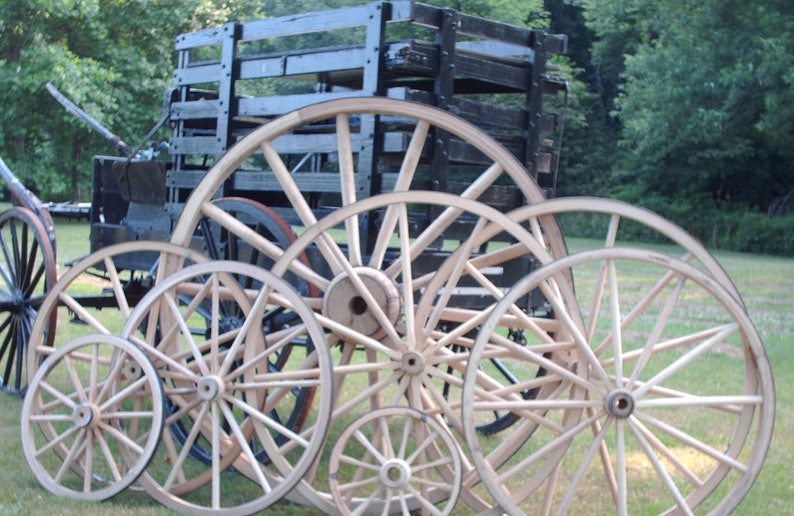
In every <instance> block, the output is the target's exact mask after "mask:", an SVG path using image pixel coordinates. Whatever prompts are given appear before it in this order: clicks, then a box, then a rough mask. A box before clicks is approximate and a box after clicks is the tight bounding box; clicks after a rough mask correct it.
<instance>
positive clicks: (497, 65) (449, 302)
mask: <svg viewBox="0 0 794 516" xmlns="http://www.w3.org/2000/svg"><path fill="white" fill-rule="evenodd" d="M408 29H414V30H418V34H413V33H410V31H409V30H408ZM334 31H344V32H345V34H343V36H344V37H350V38H354V37H359V38H360V39H361V41H360V42H359V43H351V42H350V41H348V40H345V41H344V43H345V44H344V45H341V44H336V45H327V46H319V47H318V46H312V47H307V46H305V45H307V44H308V43H307V42H311V41H314V40H311V39H309V38H308V37H304V36H303V35H304V34H306V33H323V34H325V33H326V32H328V33H333V32H334ZM332 35H333V36H334V37H338V36H339V34H338V33H336V34H332ZM395 35H396V36H397V37H396V38H395V39H392V38H394V37H395ZM328 37H329V38H330V37H331V36H328ZM428 40H429V41H428ZM279 44H284V45H287V44H290V45H293V46H292V47H290V48H289V50H287V51H285V50H284V48H279V47H278V45H279ZM301 45H304V46H301ZM564 48H565V38H564V37H563V36H558V35H549V34H546V33H544V32H542V31H535V30H529V29H523V28H518V27H511V26H507V25H504V24H499V23H495V22H490V21H487V20H481V19H477V18H473V17H470V16H466V15H463V14H461V13H457V12H455V11H452V10H446V9H438V8H435V7H430V6H426V5H422V4H417V3H413V2H402V1H396V2H375V3H372V4H368V5H366V6H361V7H357V8H349V9H344V10H340V11H330V12H328V13H313V14H308V15H303V16H295V17H289V18H285V19H277V20H262V21H258V22H250V23H245V24H227V25H225V26H223V27H220V28H217V29H208V30H205V31H201V32H198V33H194V34H188V35H183V36H180V37H179V38H177V41H176V49H177V52H178V54H179V66H178V69H177V70H176V73H175V83H176V88H175V89H174V90H173V91H171V92H169V93H168V94H167V97H166V110H167V114H168V115H169V116H168V119H169V121H170V123H171V125H172V127H173V130H174V133H173V137H172V139H171V141H170V144H171V145H170V149H169V153H170V157H171V159H170V161H168V162H166V161H142V160H133V159H125V158H113V157H98V158H97V159H95V168H94V178H95V182H94V192H93V199H92V212H91V247H92V250H93V253H92V254H91V255H90V256H88V257H86V258H84V259H82V260H80V261H78V262H77V263H75V264H74V265H73V266H72V267H71V268H70V269H69V270H67V271H66V272H65V273H64V274H63V275H62V277H61V278H60V279H58V280H57V281H56V279H55V278H54V277H51V276H46V275H47V274H49V272H50V269H51V267H50V265H49V262H48V261H47V259H42V256H48V253H52V254H51V256H52V257H53V260H54V250H51V249H50V248H52V247H54V240H52V241H51V239H50V237H49V234H48V232H47V228H46V227H43V226H42V224H41V223H40V218H39V217H37V216H36V215H35V213H34V214H33V215H31V214H30V213H29V211H30V210H28V209H27V208H14V209H13V210H12V212H10V213H9V214H4V216H3V218H0V229H2V231H3V234H2V236H3V238H2V239H0V245H2V249H3V254H2V256H3V257H4V260H3V263H2V265H3V267H2V268H3V271H4V272H3V274H4V276H3V280H4V282H5V284H6V285H7V286H10V285H13V286H14V288H15V289H16V290H14V291H13V293H12V292H11V290H12V289H11V288H10V287H8V292H9V294H8V295H7V298H8V299H7V300H4V301H3V304H2V305H0V308H2V312H3V314H4V316H5V315H9V318H8V320H12V319H14V320H16V319H19V317H18V316H17V314H19V313H22V314H28V315H27V318H26V319H25V321H26V322H25V323H24V324H26V325H27V326H25V325H24V324H23V325H22V326H20V327H21V328H23V329H24V331H20V332H17V333H13V332H12V331H11V329H10V328H11V326H10V325H11V324H16V323H10V322H9V323H3V324H7V325H8V326H6V327H5V328H4V331H5V334H4V337H3V339H4V340H3V348H2V350H0V355H2V356H3V359H2V360H3V362H2V363H1V364H2V365H3V368H4V376H3V378H2V381H3V386H4V387H5V388H6V389H7V390H12V391H16V392H18V393H22V392H24V391H25V390H26V391H27V393H26V394H25V402H24V406H23V414H22V436H23V448H24V450H25V454H26V457H27V458H28V461H29V463H30V465H31V468H32V470H33V472H34V474H35V475H36V477H37V478H38V480H39V481H40V482H41V483H42V484H43V485H44V486H45V487H46V488H47V489H48V490H50V491H52V492H54V493H57V494H61V495H64V496H70V497H73V498H77V499H96V500H99V499H106V498H108V497H110V496H113V495H114V494H117V493H118V492H120V491H122V490H124V489H127V488H129V487H130V486H133V485H137V486H140V487H141V488H142V489H143V490H144V491H145V492H146V493H148V494H149V495H151V496H152V497H154V498H155V499H156V500H158V501H159V502H161V503H163V504H164V505H166V506H168V507H171V508H173V509H176V510H182V511H186V512H196V513H205V512H218V511H224V512H229V513H233V514H249V513H253V512H257V511H260V510H264V509H265V508H268V507H270V506H271V505H273V504H274V503H276V502H279V501H281V500H287V501H290V502H293V503H297V504H301V505H305V506H307V507H312V508H315V509H317V510H320V511H322V512H326V513H345V514H347V513H356V514H357V513H364V512H377V513H381V514H383V513H390V512H398V513H404V514H407V513H410V512H414V511H416V512H421V513H422V514H425V513H432V514H435V513H441V514H449V513H452V512H453V511H454V512H455V513H458V512H463V513H466V512H471V513H482V512H486V511H492V512H499V513H510V514H521V513H528V512H542V513H544V514H545V513H550V512H560V513H562V512H566V511H576V510H578V511H579V512H582V511H584V510H587V511H588V512H615V513H618V514H628V513H632V512H664V511H668V510H669V511H670V512H682V513H689V512H692V511H694V510H695V508H697V509H698V510H702V509H705V510H708V511H712V512H715V513H724V512H727V511H730V510H731V509H732V508H734V507H735V506H737V505H738V504H739V502H740V501H741V500H742V498H743V497H744V495H745V494H746V493H747V491H748V490H749V489H750V487H751V485H752V482H753V481H754V479H755V478H756V476H757V474H758V471H759V470H760V467H761V465H762V463H763V460H764V457H765V456H766V451H767V448H768V445H769V442H770V439H771V431H772V421H773V418H774V391H773V385H772V377H771V370H770V368H769V364H768V361H767V359H766V356H765V353H764V350H763V346H762V343H761V341H760V339H759V337H758V335H757V333H756V332H755V329H754V327H753V325H752V323H751V321H749V319H748V318H747V315H746V311H745V309H744V305H743V302H742V300H741V297H740V295H739V293H738V292H737V290H736V288H735V287H734V285H733V283H732V282H731V280H730V278H729V277H728V276H727V275H726V274H725V272H724V271H723V269H722V268H721V266H720V265H719V264H718V263H717V261H716V260H715V259H714V258H713V257H712V256H711V255H710V254H709V253H708V251H707V250H706V249H705V248H704V247H703V246H702V245H701V244H700V243H699V242H697V241H696V240H694V239H693V238H692V237H691V236H689V235H688V234H687V233H686V232H685V231H684V230H682V229H681V228H678V227H677V226H675V225H674V224H672V223H670V222H669V221H666V220H664V219H663V218H661V217H659V216H658V215H655V214H653V213H651V212H648V211H646V210H643V209H640V208H637V207H634V206H629V205H626V204H623V203H619V202H616V201H610V200H606V199H595V198H559V199H552V197H553V193H554V187H555V182H556V168H557V161H558V154H557V153H558V150H559V142H560V138H561V134H562V115H561V113H560V112H557V111H555V110H554V109H552V108H549V106H552V105H555V98H556V100H559V99H560V98H562V97H564V95H565V83H564V81H563V80H561V79H559V78H556V77H553V76H550V75H549V74H548V67H547V59H548V58H549V56H550V55H551V54H556V53H561V52H563V51H564ZM306 82H308V83H310V86H311V88H310V89H309V90H305V89H301V88H302V87H303V86H302V85H304V83H306ZM544 99H545V100H544ZM559 106H560V107H561V104H560V105H559ZM14 210H16V211H14ZM25 210H28V211H25ZM571 222H573V223H577V224H580V225H581V224H587V225H588V226H587V227H589V228H591V230H592V236H593V239H594V240H592V241H590V242H593V241H594V242H596V244H595V245H593V244H592V243H587V242H581V241H571V240H570V239H566V238H565V236H564V227H565V225H566V224H567V223H571ZM20 228H22V229H23V230H24V231H23V233H24V235H20ZM627 232H630V233H631V234H632V235H637V234H645V235H648V234H652V235H655V236H656V239H657V240H659V239H663V240H664V241H665V242H666V243H667V245H666V246H664V247H660V248H654V249H642V248H639V247H637V246H636V245H633V244H626V243H625V242H624V237H625V235H626V234H628V233H627ZM34 241H35V245H33V244H32V242H34ZM48 245H49V246H50V248H48V247H47V246H48ZM31 247H33V248H35V250H32V251H31V250H28V249H31ZM40 262H41V263H40ZM20 264H24V265H25V267H20ZM25 270H30V271H31V272H24V271H25ZM52 270H54V267H52ZM45 276H46V278H45ZM18 277H21V278H22V279H16V278H18ZM42 278H44V279H42ZM34 280H35V281H34ZM12 316H13V317H12ZM70 321H71V322H73V323H74V324H69V322H70ZM14 327H15V328H16V326H14ZM67 328H68V329H67ZM12 334H13V336H11V335H12ZM11 349H16V350H17V351H16V352H17V353H18V354H19V355H20V358H18V359H14V358H13V355H11V354H9V351H8V350H11ZM22 355H24V358H22ZM714 363H716V364H719V367H720V368H721V370H723V371H724V372H725V374H724V377H723V378H720V379H719V381H715V382H713V383H709V384H704V383H703V382H697V381H695V379H696V378H697V376H698V370H699V369H700V368H701V367H703V365H704V364H709V365H711V367H714V366H713V365H712V364H714ZM0 372H3V371H0ZM28 380H29V382H28ZM136 482H137V483H136Z"/></svg>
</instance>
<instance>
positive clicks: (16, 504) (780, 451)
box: [0, 220, 794, 515]
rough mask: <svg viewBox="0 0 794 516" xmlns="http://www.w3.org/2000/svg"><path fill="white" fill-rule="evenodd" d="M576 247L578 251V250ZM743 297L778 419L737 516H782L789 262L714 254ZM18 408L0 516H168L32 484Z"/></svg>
mask: <svg viewBox="0 0 794 516" xmlns="http://www.w3.org/2000/svg"><path fill="white" fill-rule="evenodd" d="M56 228H57V232H58V247H59V249H58V251H59V254H58V265H59V269H60V268H62V267H63V268H65V267H66V264H67V263H68V262H69V261H72V260H74V259H76V258H79V257H80V256H83V255H85V254H86V253H87V252H88V251H89V249H88V247H89V243H88V237H87V231H88V225H87V224H86V223H78V222H66V221H60V220H58V221H56ZM585 244H586V242H583V243H582V245H585ZM717 257H718V259H719V260H720V262H721V263H722V264H723V266H724V267H725V269H726V270H727V271H728V273H729V275H730V276H731V278H733V280H734V282H735V284H736V286H737V288H738V290H739V292H740V293H741V294H742V296H743V298H744V301H745V304H746V306H747V309H748V311H749V313H750V315H751V318H752V319H753V321H754V322H755V324H756V326H757V329H758V331H759V333H760V334H761V336H762V338H763V340H764V343H765V347H766V350H767V354H768V356H769V359H770V362H771V364H772V367H773V370H774V374H775V379H776V384H777V397H778V398H777V417H776V428H775V435H774V438H773V443H772V448H771V450H770V453H769V455H768V457H767V460H766V463H765V465H764V468H763V470H762V472H761V475H760V477H759V479H758V480H757V482H756V483H755V485H754V487H753V488H752V490H751V491H750V493H749V495H748V496H747V497H746V498H745V500H744V502H743V503H742V505H741V506H740V508H739V509H738V511H737V512H736V514H781V513H785V512H788V511H789V510H790V507H791V506H792V504H794V483H792V481H791V464H792V462H794V417H793V415H792V410H794V409H792V407H794V389H792V387H794V385H792V378H794V354H792V353H791V351H790V341H791V340H792V338H793V337H794V317H792V316H791V312H792V308H794V259H780V258H775V257H767V256H756V255H749V254H738V253H717ZM21 405H22V401H21V400H20V399H17V398H13V397H10V396H7V395H0V457H3V459H2V462H0V486H2V488H0V514H44V513H48V512H49V513H54V514H59V515H60V514H75V515H77V514H80V515H100V514H108V515H110V514H114V515H123V514H168V513H169V511H168V510H166V509H163V508H161V507H160V506H158V505H157V503H156V502H154V501H152V500H151V499H150V498H149V497H148V496H147V495H146V494H145V493H138V492H125V493H122V494H121V495H119V496H117V497H116V498H114V499H113V500H111V501H106V502H101V503H88V502H77V501H73V500H67V499H61V498H58V497H55V496H53V495H50V494H49V493H48V492H47V491H46V490H44V489H43V488H42V487H41V486H40V485H39V484H38V482H37V481H36V479H35V477H34V476H33V474H32V472H31V471H30V469H29V467H28V464H27V461H26V460H25V458H24V455H23V453H22V450H21V447H20V435H19V414H20V412H21ZM279 508H280V511H279V512H282V513H285V512H288V513H294V514H312V513H313V511H312V510H310V509H306V508H294V507H290V506H286V505H282V506H279Z"/></svg>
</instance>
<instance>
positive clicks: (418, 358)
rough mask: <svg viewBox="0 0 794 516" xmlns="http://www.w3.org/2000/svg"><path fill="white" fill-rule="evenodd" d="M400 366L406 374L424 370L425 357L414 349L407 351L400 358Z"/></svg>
mask: <svg viewBox="0 0 794 516" xmlns="http://www.w3.org/2000/svg"><path fill="white" fill-rule="evenodd" d="M400 368H401V369H402V370H403V371H405V373H406V374H419V373H421V372H423V371H424V370H425V358H424V357H423V356H422V355H421V354H420V353H417V352H416V351H408V352H407V353H405V354H404V355H403V356H402V359H400Z"/></svg>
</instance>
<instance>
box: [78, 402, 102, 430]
mask: <svg viewBox="0 0 794 516" xmlns="http://www.w3.org/2000/svg"><path fill="white" fill-rule="evenodd" d="M97 412H98V411H97V409H96V407H94V406H93V405H89V404H87V403H81V404H79V405H77V406H76V407H75V408H74V411H72V421H74V424H75V425H77V426H79V427H80V428H86V427H88V426H91V425H93V424H94V423H95V422H96V421H97V420H98V419H99V418H98V417H97V416H98V415H99V414H98V413H97Z"/></svg>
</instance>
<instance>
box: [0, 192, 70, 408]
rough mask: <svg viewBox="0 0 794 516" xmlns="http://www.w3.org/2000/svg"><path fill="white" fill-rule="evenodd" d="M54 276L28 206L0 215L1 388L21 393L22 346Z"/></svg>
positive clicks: (49, 249)
mask: <svg viewBox="0 0 794 516" xmlns="http://www.w3.org/2000/svg"><path fill="white" fill-rule="evenodd" d="M56 279H57V270H56V263H55V249H54V247H53V244H52V242H51V240H50V236H49V234H48V233H47V228H46V227H45V226H44V224H43V223H42V222H41V220H40V219H39V218H38V217H37V216H36V214H35V213H33V212H32V211H31V210H29V209H28V208H23V207H14V208H10V209H8V210H6V211H4V212H3V213H2V214H0V389H2V390H4V391H5V392H9V393H11V394H15V395H18V396H21V395H23V394H24V393H25V389H26V388H27V385H28V378H30V376H29V372H28V363H27V362H28V361H27V350H28V347H29V343H30V340H31V332H32V327H33V324H34V322H35V321H37V318H38V321H39V322H40V323H41V324H46V325H51V326H54V325H55V321H56V320H55V317H54V315H53V316H52V317H48V316H46V315H44V316H42V317H39V314H40V309H39V307H40V305H41V303H42V300H43V299H44V296H46V295H47V292H48V291H49V289H50V288H51V287H52V286H53V284H54V283H55V281H56Z"/></svg>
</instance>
